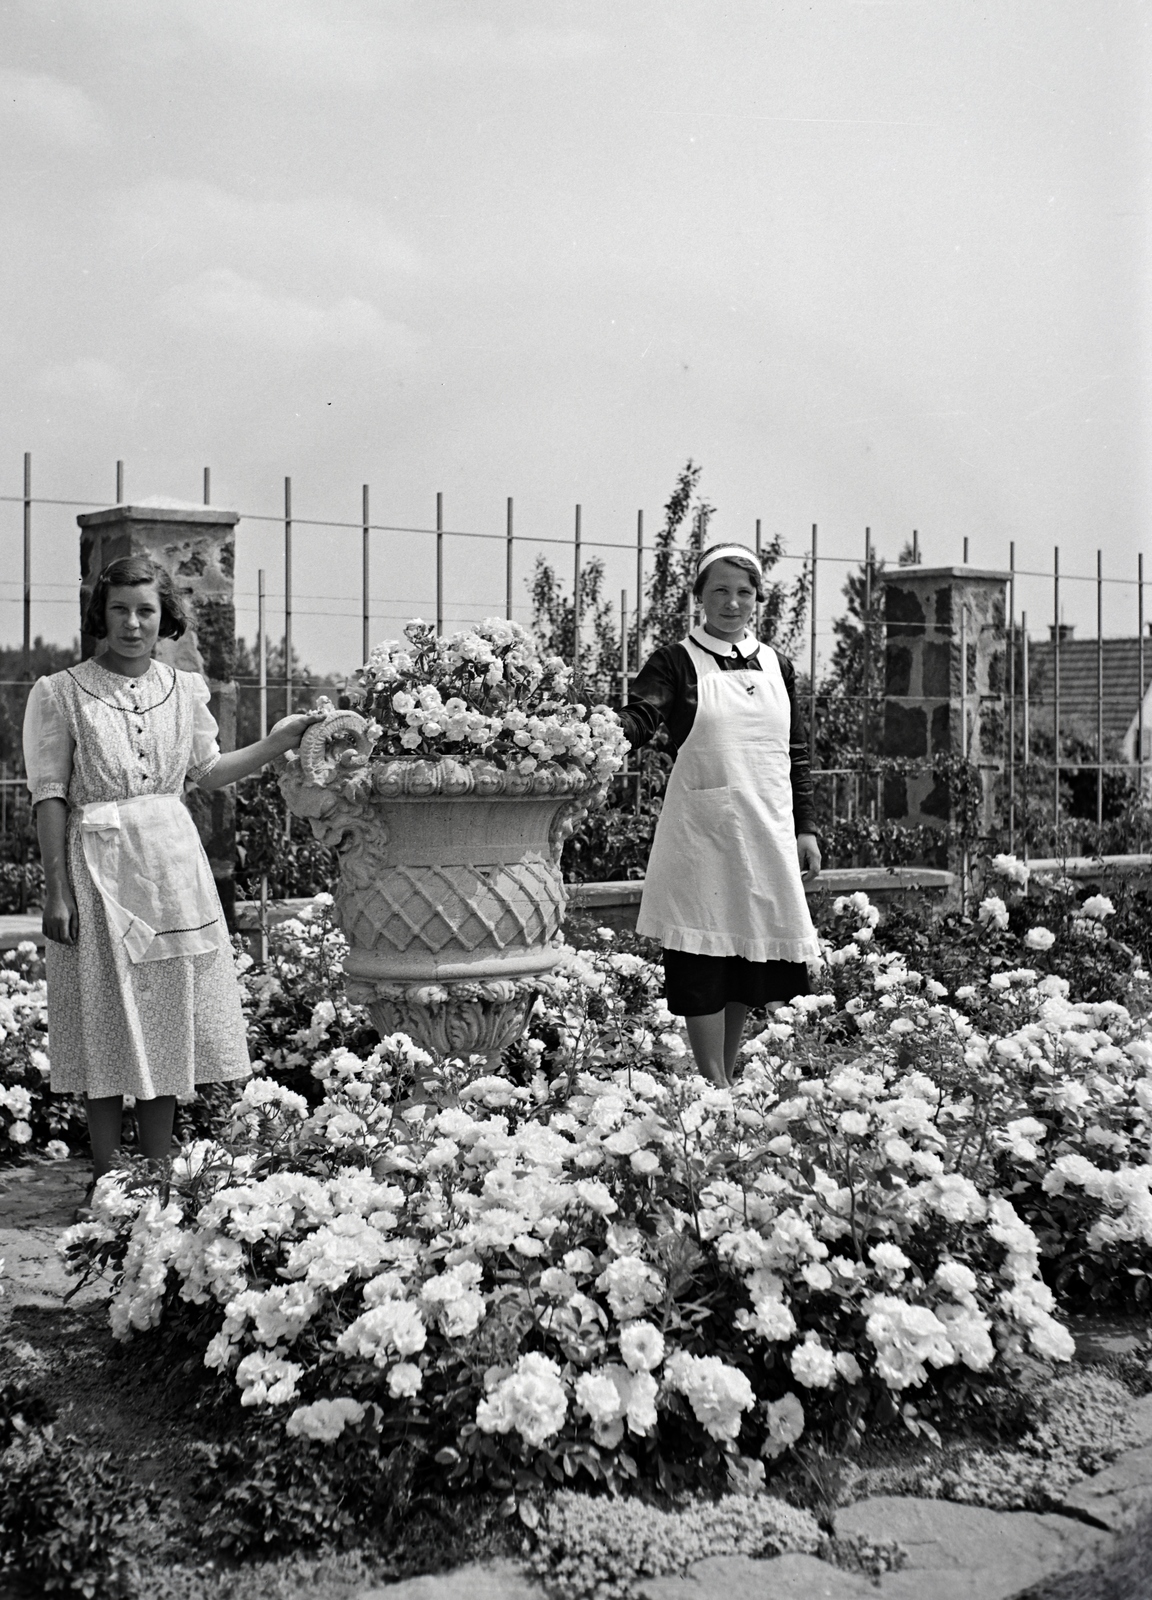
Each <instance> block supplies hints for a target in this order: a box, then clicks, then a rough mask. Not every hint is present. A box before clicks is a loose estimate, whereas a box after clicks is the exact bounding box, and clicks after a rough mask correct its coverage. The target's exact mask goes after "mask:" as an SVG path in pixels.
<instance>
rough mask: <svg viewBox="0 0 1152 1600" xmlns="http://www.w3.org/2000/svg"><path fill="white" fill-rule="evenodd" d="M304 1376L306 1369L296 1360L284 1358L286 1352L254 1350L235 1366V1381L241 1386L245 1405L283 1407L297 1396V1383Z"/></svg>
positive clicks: (242, 1403) (242, 1402) (241, 1397)
mask: <svg viewBox="0 0 1152 1600" xmlns="http://www.w3.org/2000/svg"><path fill="white" fill-rule="evenodd" d="M303 1375H304V1368H303V1367H302V1366H300V1365H299V1364H298V1363H297V1362H295V1361H285V1360H284V1357H283V1352H282V1351H280V1350H273V1351H271V1352H269V1353H265V1352H264V1351H263V1350H254V1351H253V1352H252V1354H251V1355H247V1356H245V1357H244V1359H243V1361H241V1363H240V1365H239V1366H238V1367H237V1368H236V1382H237V1383H238V1384H239V1386H240V1389H241V1395H240V1404H241V1405H242V1406H280V1405H284V1404H285V1403H286V1402H287V1401H289V1400H292V1399H294V1398H295V1396H296V1385H297V1384H298V1383H299V1381H300V1379H301V1378H302V1377H303Z"/></svg>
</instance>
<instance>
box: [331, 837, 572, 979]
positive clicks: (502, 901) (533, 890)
mask: <svg viewBox="0 0 1152 1600" xmlns="http://www.w3.org/2000/svg"><path fill="white" fill-rule="evenodd" d="M338 900H339V904H340V919H341V922H342V924H343V927H344V931H345V933H346V934H347V935H348V937H349V939H351V940H352V941H353V943H354V944H356V945H359V946H360V947H362V948H365V947H366V948H368V949H378V948H379V947H380V946H384V947H385V948H386V949H391V950H404V951H407V950H410V949H412V948H413V947H415V948H423V949H426V950H429V951H431V952H432V954H433V955H439V953H440V952H441V951H442V950H444V949H446V948H447V947H449V946H453V947H455V948H458V949H459V948H462V949H464V950H466V951H468V952H472V951H475V950H479V949H481V948H483V947H484V946H488V947H489V948H495V949H497V950H507V949H510V948H515V947H521V946H522V947H525V948H529V949H530V948H533V947H535V946H539V945H541V944H549V943H551V941H552V939H553V938H554V937H555V935H556V933H557V931H558V929H559V927H560V923H561V920H562V918H563V915H564V888H563V884H562V883H561V882H560V880H559V875H558V874H557V872H556V869H555V868H554V867H552V866H551V865H550V863H547V862H545V861H543V860H539V859H537V860H532V859H531V857H529V858H528V859H526V860H522V861H517V862H512V863H509V864H507V865H504V866H498V867H492V868H488V869H485V868H483V867H476V866H470V865H469V866H462V865H461V866H443V867H436V866H418V867H408V866H396V867H393V868H392V869H391V870H390V871H389V872H388V874H387V875H386V876H384V877H381V878H378V879H377V880H376V881H375V882H374V883H372V884H371V885H370V886H367V887H364V888H355V889H350V888H349V887H347V886H345V885H342V886H341V890H340V891H339V892H338Z"/></svg>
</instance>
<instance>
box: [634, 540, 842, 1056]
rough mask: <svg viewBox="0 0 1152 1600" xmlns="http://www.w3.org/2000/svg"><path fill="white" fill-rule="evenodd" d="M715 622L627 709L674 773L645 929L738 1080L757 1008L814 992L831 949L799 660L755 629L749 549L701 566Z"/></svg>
mask: <svg viewBox="0 0 1152 1600" xmlns="http://www.w3.org/2000/svg"><path fill="white" fill-rule="evenodd" d="M693 594H694V595H695V598H696V599H697V600H698V601H699V602H700V606H701V609H702V610H703V612H704V623H703V626H701V627H697V628H693V629H692V631H691V632H690V633H689V635H688V637H687V638H686V639H683V640H681V641H680V643H679V644H674V645H665V646H662V647H661V648H660V649H659V650H656V651H655V652H654V653H653V654H652V656H651V657H650V658H649V659H648V660H647V661H646V662H645V664H644V666H643V668H642V669H641V671H640V672H639V673H638V674H637V677H636V682H635V685H634V687H633V691H632V698H631V699H630V700H629V702H628V705H627V706H626V707H625V709H624V710H623V712H622V713H621V720H622V722H623V724H624V731H625V733H626V734H627V736H628V740H629V743H631V744H632V745H633V746H636V745H641V744H644V743H645V742H646V741H647V740H648V739H650V738H651V737H652V735H653V734H654V733H655V732H656V730H657V728H658V727H659V726H660V725H661V723H663V724H664V726H665V727H666V729H667V731H668V739H669V743H670V745H671V747H672V751H673V754H674V756H675V764H674V765H673V768H672V773H671V776H670V777H669V779H668V787H667V790H666V792H665V796H664V804H663V806H662V808H661V812H660V818H659V821H658V823H657V825H656V836H655V838H654V840H653V841H652V852H651V855H650V856H649V859H648V870H647V873H646V875H645V879H644V894H643V897H642V899H641V902H640V915H639V919H638V922H637V931H638V932H639V933H643V934H647V935H649V937H651V938H655V939H659V940H660V943H661V945H662V947H663V954H664V980H665V998H666V1000H667V1003H668V1006H669V1008H670V1009H671V1010H672V1011H674V1012H676V1013H678V1014H679V1015H681V1016H683V1017H684V1020H685V1026H686V1027H687V1030H688V1038H689V1040H690V1042H691V1045H692V1052H693V1055H694V1056H695V1058H696V1064H697V1066H698V1067H699V1069H700V1071H701V1072H702V1073H703V1074H704V1076H705V1077H708V1078H711V1079H712V1080H713V1081H714V1082H715V1083H718V1084H725V1083H730V1082H731V1081H732V1078H733V1075H734V1073H735V1069H736V1059H737V1052H738V1050H739V1047H740V1039H741V1035H742V1033H743V1030H744V1023H745V1019H746V1018H747V1015H748V1011H749V1008H750V1007H754V1006H766V1005H772V1004H773V1003H776V1002H783V1001H787V1000H791V999H793V998H794V997H795V996H796V995H798V994H806V993H807V992H808V969H807V967H806V965H805V963H806V961H807V960H808V959H809V958H810V957H812V956H815V955H817V954H818V953H819V946H818V944H817V940H816V932H815V929H814V928H813V926H812V919H811V917H810V916H809V914H808V906H807V902H806V900H805V897H804V883H803V879H804V878H805V877H815V876H816V875H817V874H818V873H819V871H820V847H819V845H818V843H817V841H816V834H815V824H814V821H813V815H812V778H811V773H810V771H809V764H808V743H807V738H806V736H805V732H804V728H803V727H802V725H801V721H800V716H799V712H798V709H797V705H796V696H795V688H794V679H795V673H794V671H793V668H792V663H791V662H790V661H788V660H787V658H786V657H784V656H782V655H781V654H780V653H779V652H778V651H777V650H775V649H773V648H772V646H771V645H766V644H761V643H760V642H759V641H758V640H757V639H756V637H755V635H754V633H752V632H751V631H750V627H749V624H750V623H751V622H752V619H753V616H754V614H755V610H756V602H757V600H758V599H763V592H762V583H761V576H760V563H759V561H758V559H757V557H756V555H755V553H754V552H753V551H751V550H748V549H746V548H745V547H744V546H743V545H715V546H713V547H712V548H711V549H710V550H706V551H705V552H704V553H703V555H702V556H701V558H700V564H699V568H698V570H697V575H696V583H695V587H694V589H693Z"/></svg>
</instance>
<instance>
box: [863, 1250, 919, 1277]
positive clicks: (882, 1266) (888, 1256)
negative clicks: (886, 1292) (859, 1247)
mask: <svg viewBox="0 0 1152 1600" xmlns="http://www.w3.org/2000/svg"><path fill="white" fill-rule="evenodd" d="M868 1259H869V1260H870V1261H871V1263H872V1265H873V1266H874V1267H875V1268H876V1271H877V1272H878V1273H880V1275H881V1276H882V1277H885V1278H888V1279H890V1280H891V1281H893V1282H896V1281H898V1280H899V1279H900V1278H902V1277H903V1276H904V1274H905V1273H906V1272H907V1271H908V1268H909V1267H910V1266H911V1265H912V1263H911V1261H909V1259H908V1257H907V1256H906V1255H905V1254H904V1252H903V1250H901V1249H899V1248H898V1247H897V1246H896V1245H894V1244H874V1245H873V1246H872V1248H871V1249H870V1250H869V1252H868Z"/></svg>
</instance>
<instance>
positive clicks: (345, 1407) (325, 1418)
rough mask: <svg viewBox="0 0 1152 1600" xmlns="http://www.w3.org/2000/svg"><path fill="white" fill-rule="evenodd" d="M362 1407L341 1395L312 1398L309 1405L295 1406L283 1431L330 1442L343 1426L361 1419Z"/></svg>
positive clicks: (357, 1402)
mask: <svg viewBox="0 0 1152 1600" xmlns="http://www.w3.org/2000/svg"><path fill="white" fill-rule="evenodd" d="M363 1417H364V1407H363V1406H362V1405H361V1404H360V1402H359V1401H358V1400H352V1399H349V1398H348V1397H347V1396H342V1397H341V1398H340V1399H339V1400H314V1401H313V1402H312V1404H311V1405H310V1406H297V1407H296V1409H295V1411H294V1412H293V1413H292V1415H291V1416H290V1417H289V1418H288V1421H287V1422H286V1423H285V1424H284V1432H285V1433H290V1434H292V1435H293V1437H295V1438H303V1439H320V1440H322V1441H323V1442H324V1443H325V1444H330V1443H331V1441H332V1440H333V1439H338V1438H339V1437H340V1435H341V1434H342V1433H343V1432H344V1429H345V1427H347V1426H348V1424H351V1425H352V1426H353V1427H355V1425H356V1424H357V1423H358V1422H360V1421H362V1420H363Z"/></svg>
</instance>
